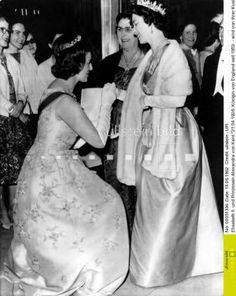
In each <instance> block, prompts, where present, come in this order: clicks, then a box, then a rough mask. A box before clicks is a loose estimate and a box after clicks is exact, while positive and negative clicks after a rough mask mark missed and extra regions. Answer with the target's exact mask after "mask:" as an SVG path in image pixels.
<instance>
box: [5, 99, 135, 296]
mask: <svg viewBox="0 0 236 296" xmlns="http://www.w3.org/2000/svg"><path fill="white" fill-rule="evenodd" d="M59 99H60V98H59ZM71 99H73V98H71ZM57 100H58V99H57ZM57 100H56V101H57ZM54 104H55V103H54V102H53V103H51V104H50V105H49V106H47V107H46V108H45V109H44V110H43V112H42V113H41V116H40V119H39V125H38V134H37V137H36V139H35V142H34V144H33V146H32V147H31V149H30V151H29V153H28V155H27V156H26V158H25V161H24V164H23V167H22V170H21V173H20V175H19V180H18V186H17V193H16V198H15V206H14V238H13V240H12V243H11V248H10V255H11V256H10V257H11V264H10V266H8V267H7V266H6V270H5V276H7V277H8V278H10V280H11V281H13V282H14V283H15V290H17V289H18V290H19V289H22V290H23V291H24V294H22V295H25V296H39V295H40V296H41V295H47V296H49V295H60V296H62V295H63V296H64V295H72V294H73V293H74V292H75V291H77V293H78V295H83V296H85V295H96V296H98V295H110V294H112V292H113V291H114V290H116V289H117V288H118V287H119V285H120V284H121V283H122V282H123V280H124V278H125V276H126V273H127V270H128V252H129V251H128V248H129V247H128V232H127V222H126V217H125V211H124V207H123V204H122V201H121V199H120V197H119V195H118V194H117V193H116V191H115V190H114V189H113V188H112V187H111V186H110V185H108V184H107V183H105V182H104V181H103V180H101V179H100V178H99V177H98V176H97V175H96V174H95V173H93V172H92V171H90V170H89V169H87V168H86V167H85V166H84V164H83V162H82V161H81V160H80V158H78V155H77V152H76V151H73V150H69V148H70V147H71V145H72V144H73V142H74V141H75V137H76V136H77V135H76V133H75V132H74V131H73V130H72V129H71V128H70V127H69V126H68V125H67V124H66V123H65V122H64V121H63V120H59V119H58V118H57V117H56V115H55V110H54ZM12 270H13V271H14V272H12ZM13 295H15V294H13ZM17 295H18V294H17Z"/></svg>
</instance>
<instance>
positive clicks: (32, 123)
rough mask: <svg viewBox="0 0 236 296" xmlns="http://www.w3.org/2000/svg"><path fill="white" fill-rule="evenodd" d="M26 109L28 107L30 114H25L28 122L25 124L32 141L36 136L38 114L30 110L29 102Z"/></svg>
mask: <svg viewBox="0 0 236 296" xmlns="http://www.w3.org/2000/svg"><path fill="white" fill-rule="evenodd" d="M27 104H28V107H29V111H30V114H28V115H27V114H25V115H26V116H27V117H28V121H27V123H26V126H27V129H28V132H29V134H30V136H31V138H32V139H34V138H35V137H36V134H37V128H38V118H39V116H38V114H36V113H33V110H32V108H31V105H30V102H29V101H27Z"/></svg>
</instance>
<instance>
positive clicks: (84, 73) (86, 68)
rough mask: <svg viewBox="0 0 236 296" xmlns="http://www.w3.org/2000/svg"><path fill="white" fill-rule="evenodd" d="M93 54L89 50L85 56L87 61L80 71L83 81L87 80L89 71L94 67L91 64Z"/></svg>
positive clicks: (80, 77)
mask: <svg viewBox="0 0 236 296" xmlns="http://www.w3.org/2000/svg"><path fill="white" fill-rule="evenodd" d="M91 59H92V55H91V52H87V53H86V56H85V63H84V66H83V68H82V69H81V71H80V72H79V73H78V75H79V81H81V82H87V81H88V76H89V72H90V71H91V70H92V69H93V67H92V64H91Z"/></svg>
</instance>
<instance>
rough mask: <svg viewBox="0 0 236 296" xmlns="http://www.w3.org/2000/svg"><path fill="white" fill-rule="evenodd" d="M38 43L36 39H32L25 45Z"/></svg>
mask: <svg viewBox="0 0 236 296" xmlns="http://www.w3.org/2000/svg"><path fill="white" fill-rule="evenodd" d="M33 43H36V41H35V39H30V40H26V41H25V45H29V44H33Z"/></svg>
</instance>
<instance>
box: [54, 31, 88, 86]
mask: <svg viewBox="0 0 236 296" xmlns="http://www.w3.org/2000/svg"><path fill="white" fill-rule="evenodd" d="M76 38H77V36H76V35H74V36H72V37H71V36H67V35H62V36H60V37H58V38H57V39H56V40H55V42H54V43H53V47H52V51H53V55H54V57H55V59H56V62H55V64H54V65H53V66H52V68H51V71H52V74H53V75H54V76H55V77H56V78H61V79H65V80H67V79H68V78H70V77H72V76H74V75H76V74H78V73H79V72H80V71H81V70H82V68H83V66H84V64H85V58H86V54H87V53H88V52H90V51H91V50H90V48H89V45H88V44H87V43H86V41H84V40H83V37H82V38H81V40H79V41H77V42H75V43H74V40H76Z"/></svg>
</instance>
